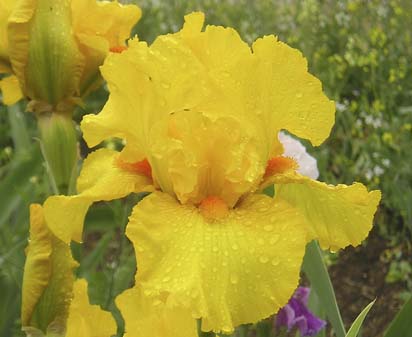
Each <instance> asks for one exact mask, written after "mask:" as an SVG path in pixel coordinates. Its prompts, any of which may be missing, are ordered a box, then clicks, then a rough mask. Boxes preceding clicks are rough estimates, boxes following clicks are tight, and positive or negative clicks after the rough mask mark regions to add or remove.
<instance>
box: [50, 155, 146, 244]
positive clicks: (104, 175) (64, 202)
mask: <svg viewBox="0 0 412 337" xmlns="http://www.w3.org/2000/svg"><path fill="white" fill-rule="evenodd" d="M118 158H119V152H116V151H112V150H108V149H100V150H97V151H95V152H93V153H92V154H90V155H89V157H88V158H87V159H86V160H85V161H84V163H83V169H82V172H81V173H80V177H79V178H78V181H77V187H78V191H79V194H78V195H74V196H63V195H59V196H52V197H49V198H48V199H47V200H46V202H45V203H44V209H45V217H46V220H47V222H48V223H49V224H50V229H51V231H52V232H53V233H54V235H56V236H57V237H58V238H60V239H61V240H62V241H64V242H70V240H75V241H79V242H80V241H81V240H82V232H83V222H84V217H85V215H86V213H87V210H88V209H89V207H90V205H91V204H92V203H93V202H96V201H102V200H105V201H108V200H113V199H118V198H122V197H125V196H126V195H128V194H130V193H133V192H136V193H137V192H142V191H150V190H151V189H152V186H151V184H152V180H151V178H150V177H148V176H147V175H144V174H142V173H141V172H135V171H131V170H127V169H123V168H122V167H121V166H120V165H119V161H118Z"/></svg>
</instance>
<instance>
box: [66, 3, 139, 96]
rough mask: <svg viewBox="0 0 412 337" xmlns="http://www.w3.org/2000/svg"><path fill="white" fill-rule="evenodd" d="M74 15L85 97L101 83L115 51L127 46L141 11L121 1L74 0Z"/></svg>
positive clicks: (82, 88)
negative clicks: (103, 69)
mask: <svg viewBox="0 0 412 337" xmlns="http://www.w3.org/2000/svg"><path fill="white" fill-rule="evenodd" d="M72 12H73V30H74V33H75V35H76V36H77V39H78V41H79V43H80V51H81V52H82V54H83V56H84V59H85V65H84V69H83V75H82V79H81V90H80V91H81V94H82V95H85V94H87V93H88V92H89V91H91V90H93V89H95V88H96V86H97V85H98V84H100V83H101V81H102V80H101V77H100V76H99V75H100V74H99V66H101V65H102V64H103V61H104V59H105V57H106V56H107V54H108V53H109V50H110V49H111V48H114V47H118V46H125V45H126V43H125V41H126V39H127V38H128V37H129V36H130V31H131V29H132V28H133V26H134V25H135V24H136V23H137V21H138V20H139V19H140V17H141V10H140V8H139V7H137V6H136V5H122V4H120V3H119V2H117V1H113V2H101V1H96V0H73V1H72ZM85 17H87V20H84V18H85Z"/></svg>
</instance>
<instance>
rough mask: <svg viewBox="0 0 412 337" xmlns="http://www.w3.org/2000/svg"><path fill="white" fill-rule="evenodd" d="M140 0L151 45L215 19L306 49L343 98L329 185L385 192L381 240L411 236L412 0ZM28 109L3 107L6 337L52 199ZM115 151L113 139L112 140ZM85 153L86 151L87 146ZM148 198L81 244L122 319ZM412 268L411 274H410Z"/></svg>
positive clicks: (330, 152)
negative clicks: (35, 217)
mask: <svg viewBox="0 0 412 337" xmlns="http://www.w3.org/2000/svg"><path fill="white" fill-rule="evenodd" d="M121 2H124V3H126V2H128V3H136V4H138V5H139V6H140V7H141V8H142V10H143V17H142V19H141V21H140V22H139V23H138V25H137V26H136V27H135V30H134V33H136V34H138V36H139V38H140V39H141V40H146V41H148V42H152V41H153V40H154V39H155V37H156V36H157V35H159V34H165V33H169V32H175V31H177V30H179V29H180V27H181V26H182V24H183V16H184V15H185V14H187V13H189V12H191V11H194V10H202V11H204V12H205V13H206V23H208V24H216V25H224V26H231V27H234V28H236V30H238V32H239V34H240V35H241V36H242V38H243V39H245V40H246V41H247V42H249V43H251V42H252V41H253V40H255V39H256V38H257V37H259V36H262V35H267V34H275V35H278V36H279V39H280V40H282V41H285V42H287V43H288V44H290V45H292V46H294V47H296V48H298V49H300V50H301V51H302V52H303V54H304V55H305V56H306V58H307V59H308V63H309V69H310V71H311V72H312V73H313V74H315V75H316V76H317V77H319V78H320V79H321V81H322V83H323V86H324V90H325V92H326V93H327V94H328V96H329V97H330V98H332V99H334V100H335V101H336V105H337V113H336V124H335V127H334V129H333V130H332V133H331V137H330V138H329V139H328V140H327V142H326V143H325V144H323V145H322V146H321V147H319V148H310V144H306V145H307V146H308V147H309V148H310V151H311V152H312V153H314V154H315V156H316V157H317V159H318V165H319V168H320V172H321V178H320V179H321V180H324V181H328V182H330V183H347V184H350V183H352V182H353V181H361V182H363V183H365V184H366V185H367V186H368V187H369V188H371V189H374V188H379V189H381V190H382V192H383V201H382V204H381V208H380V212H379V214H378V217H377V224H378V226H379V229H380V233H381V234H382V235H384V236H386V237H388V238H390V239H391V241H392V242H393V244H394V245H397V244H399V243H400V242H402V241H404V240H405V238H407V237H409V238H410V235H411V231H412V188H411V186H412V170H411V164H412V160H411V158H412V81H411V75H412V62H411V59H412V29H411V27H412V2H411V1H410V0H387V1H382V0H370V1H363V0H341V1H338V0H305V1H299V0H254V1H249V0H201V1H199V0H197V1H196V0H180V1H179V0H168V1H161V0H132V1H131V0H124V1H121ZM106 99H107V91H106V90H105V89H104V88H102V89H101V90H99V91H98V92H96V93H94V94H93V95H92V96H91V97H89V99H88V100H87V104H86V105H85V107H83V108H79V109H78V110H77V111H76V112H75V115H74V118H75V120H76V121H77V122H79V121H80V120H81V118H82V116H83V115H84V114H86V113H96V112H98V111H99V110H100V109H101V107H102V106H103V104H104V102H105V100H106ZM23 110H24V104H23V103H21V104H20V105H17V106H14V107H13V108H11V109H6V107H4V106H2V105H0V179H1V180H0V181H1V182H0V336H7V337H10V336H20V335H21V333H20V331H19V329H20V328H19V320H18V317H19V311H20V291H21V279H22V271H23V266H24V247H25V246H26V244H27V234H28V206H29V204H30V203H33V202H39V203H42V202H43V201H44V200H45V198H46V197H47V195H49V194H50V190H49V187H48V186H49V184H48V180H47V175H46V171H45V167H44V164H43V162H42V159H41V155H40V152H39V148H38V142H37V140H36V139H37V137H38V131H37V128H36V122H35V118H34V116H32V115H31V114H24V113H22V112H21V111H23ZM107 145H109V146H113V147H116V146H117V144H116V143H110V144H107ZM81 150H82V154H83V156H84V155H85V154H86V153H87V152H88V151H89V149H87V147H86V146H85V145H84V143H82V144H81ZM140 197H142V196H130V197H128V198H126V199H123V200H118V201H115V202H111V203H99V204H97V205H95V206H94V207H93V208H92V209H91V211H90V212H89V214H88V216H87V219H86V230H85V237H84V238H85V242H84V243H83V244H76V245H72V250H73V254H74V257H75V258H76V259H77V260H78V261H80V262H81V264H80V268H79V269H78V271H77V274H78V276H79V277H84V278H86V279H87V280H88V281H89V295H90V298H91V301H92V302H93V303H97V304H100V305H101V306H102V307H103V308H104V309H107V310H111V311H112V312H113V313H114V315H115V317H116V319H117V320H118V322H119V323H120V324H119V326H120V331H119V335H121V334H122V330H123V324H122V319H121V316H120V314H119V313H118V311H117V309H116V307H115V304H114V298H115V296H116V295H117V294H119V293H120V292H121V291H123V290H124V289H126V288H128V287H130V286H131V285H132V284H133V282H134V273H135V271H136V261H135V258H134V254H133V249H132V247H131V245H130V243H129V242H128V240H127V239H126V238H125V236H124V226H125V224H126V222H127V217H128V215H129V213H130V210H131V206H132V205H133V204H134V203H135V202H136V200H138V199H139V198H140ZM404 258H405V254H404V255H402V256H400V257H399V258H398V256H397V257H396V259H395V261H394V262H393V264H392V267H391V269H390V272H389V274H388V277H387V280H388V282H394V281H398V280H399V279H405V278H407V279H408V280H409V281H408V283H409V284H410V279H411V278H412V276H411V271H410V266H409V267H408V266H407V265H406V264H405V263H404ZM408 268H409V269H408Z"/></svg>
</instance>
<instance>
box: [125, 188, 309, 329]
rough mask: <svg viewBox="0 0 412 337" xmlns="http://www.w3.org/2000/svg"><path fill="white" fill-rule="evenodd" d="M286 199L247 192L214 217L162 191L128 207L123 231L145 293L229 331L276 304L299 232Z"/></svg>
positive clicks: (295, 265) (299, 222)
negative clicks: (127, 220) (229, 208)
mask: <svg viewBox="0 0 412 337" xmlns="http://www.w3.org/2000/svg"><path fill="white" fill-rule="evenodd" d="M303 221H304V220H303V219H302V217H301V216H300V215H299V214H297V212H296V211H295V209H293V208H291V207H290V206H289V205H288V204H287V203H285V202H283V201H281V200H277V201H276V202H275V201H274V200H273V199H271V198H269V197H267V196H264V195H251V196H249V197H248V198H246V199H245V200H243V201H242V202H241V203H240V204H239V205H238V206H237V207H236V208H235V209H233V210H231V211H229V212H228V213H227V215H226V216H224V217H222V218H218V219H214V220H211V219H210V220H208V218H206V217H204V216H203V215H202V214H201V213H200V211H199V209H198V208H196V207H193V206H182V205H181V204H180V203H178V202H177V201H176V200H175V199H174V198H172V197H170V196H169V195H167V194H165V193H160V192H156V193H153V194H151V195H150V196H148V197H146V198H145V199H144V200H143V201H141V202H140V203H139V204H138V205H137V206H136V207H135V208H134V210H133V214H132V216H131V217H130V222H129V224H128V226H127V235H128V237H129V238H130V240H131V241H132V242H133V244H134V246H135V251H136V255H137V259H138V261H139V272H138V275H137V282H140V284H141V286H142V288H143V291H144V294H145V295H146V296H160V295H162V294H163V295H164V296H167V301H168V303H169V304H170V305H173V306H183V307H188V308H189V309H190V310H191V311H192V315H193V316H194V317H196V318H198V317H201V318H202V329H203V330H204V331H208V330H214V331H224V332H230V331H232V330H233V329H234V327H235V326H237V325H239V324H242V323H252V322H257V321H259V320H260V319H263V318H265V317H267V316H269V315H271V314H273V313H275V312H277V310H278V309H279V308H281V307H282V306H283V305H284V304H285V303H286V302H287V301H288V299H289V297H290V296H291V295H292V293H293V291H294V289H295V288H296V286H297V283H298V279H299V271H300V265H301V262H302V258H303V254H304V250H305V244H306V232H305V230H304V228H303Z"/></svg>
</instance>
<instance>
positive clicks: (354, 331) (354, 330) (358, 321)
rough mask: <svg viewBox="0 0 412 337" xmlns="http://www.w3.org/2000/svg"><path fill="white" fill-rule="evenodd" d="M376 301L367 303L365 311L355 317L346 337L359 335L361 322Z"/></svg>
mask: <svg viewBox="0 0 412 337" xmlns="http://www.w3.org/2000/svg"><path fill="white" fill-rule="evenodd" d="M375 301H376V300H373V301H372V302H371V303H369V304H368V305H367V306H366V307H365V309H363V310H362V312H361V313H360V314H359V316H358V317H356V319H355V321H354V322H353V323H352V325H351V327H350V329H349V331H348V333H347V334H346V337H356V336H357V335H358V333H359V330H360V328H361V326H362V323H363V321H364V320H365V317H366V315H367V314H368V312H369V310H371V308H372V306H373V305H374V304H375ZM399 336H401V335H399Z"/></svg>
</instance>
